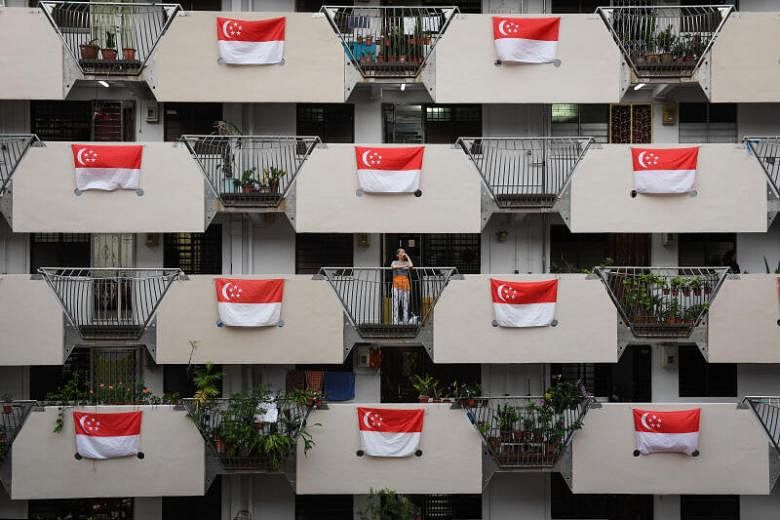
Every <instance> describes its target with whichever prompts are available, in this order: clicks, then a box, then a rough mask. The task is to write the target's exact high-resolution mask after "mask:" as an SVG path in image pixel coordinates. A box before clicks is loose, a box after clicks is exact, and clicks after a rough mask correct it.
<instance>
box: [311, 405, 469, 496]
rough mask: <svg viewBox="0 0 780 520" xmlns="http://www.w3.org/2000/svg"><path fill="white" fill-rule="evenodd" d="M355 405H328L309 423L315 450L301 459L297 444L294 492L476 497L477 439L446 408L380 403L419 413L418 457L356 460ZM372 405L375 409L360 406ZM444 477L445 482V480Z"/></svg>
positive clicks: (455, 413) (455, 412) (453, 411)
mask: <svg viewBox="0 0 780 520" xmlns="http://www.w3.org/2000/svg"><path fill="white" fill-rule="evenodd" d="M357 406H358V405H354V404H329V405H328V409H327V410H314V411H313V412H312V414H311V417H310V418H309V423H310V424H316V423H319V424H320V425H321V426H317V427H316V429H315V428H313V427H312V435H313V436H314V440H315V441H316V442H317V446H316V447H315V448H314V449H313V450H311V452H309V454H308V456H304V454H303V447H302V446H301V443H299V444H298V458H297V461H296V465H297V480H296V493H298V494H301V495H325V494H350V495H351V494H361V495H365V494H368V493H370V490H371V489H374V490H377V489H383V488H390V489H393V490H395V491H396V492H397V493H414V494H420V493H423V494H430V493H447V494H450V493H451V494H461V493H481V492H482V455H481V441H480V436H479V434H478V433H477V432H476V431H475V429H474V428H473V427H472V426H471V425H469V423H468V422H467V421H465V420H464V418H463V410H459V409H452V408H451V406H450V405H448V404H426V405H419V404H413V405H412V404H399V405H396V404H382V405H376V406H377V407H382V408H401V409H410V408H424V409H425V415H424V417H423V430H422V434H421V436H420V446H419V450H420V454H419V455H412V456H410V457H400V458H382V457H369V456H366V455H363V456H361V455H359V454H358V451H360V450H361V443H360V432H359V430H358V424H357V409H356V408H357ZM364 406H374V405H364ZM445 477H446V478H445Z"/></svg>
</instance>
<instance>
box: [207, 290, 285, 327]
mask: <svg viewBox="0 0 780 520" xmlns="http://www.w3.org/2000/svg"><path fill="white" fill-rule="evenodd" d="M215 283H216V288H217V307H218V309H219V319H220V321H221V322H222V324H223V325H228V326H231V327H269V326H273V325H277V324H278V323H279V321H280V320H281V318H282V295H283V292H284V280H283V279H272V280H246V279H238V278H217V279H216V280H215Z"/></svg>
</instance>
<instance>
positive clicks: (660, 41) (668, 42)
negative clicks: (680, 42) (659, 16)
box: [655, 25, 677, 54]
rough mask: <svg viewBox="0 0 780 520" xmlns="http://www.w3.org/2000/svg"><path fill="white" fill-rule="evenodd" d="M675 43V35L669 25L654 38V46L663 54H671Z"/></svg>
mask: <svg viewBox="0 0 780 520" xmlns="http://www.w3.org/2000/svg"><path fill="white" fill-rule="evenodd" d="M676 43H677V35H676V34H674V32H673V30H672V26H671V25H669V26H667V27H666V29H664V30H663V31H661V32H660V33H658V35H656V37H655V44H656V45H657V46H658V49H659V50H660V51H661V53H663V54H671V52H672V49H673V48H674V46H675V44H676Z"/></svg>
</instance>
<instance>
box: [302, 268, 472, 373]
mask: <svg viewBox="0 0 780 520" xmlns="http://www.w3.org/2000/svg"><path fill="white" fill-rule="evenodd" d="M392 271H393V270H392V269H391V268H387V267H354V268H353V267H323V268H322V269H320V273H319V275H318V276H319V277H321V278H324V279H325V280H327V281H328V283H329V284H330V286H331V287H332V288H333V291H334V292H335V293H336V296H338V299H339V301H340V302H341V305H342V306H343V307H344V358H345V359H346V357H347V356H348V355H349V353H350V352H351V351H352V349H353V348H354V347H355V345H357V344H360V343H370V344H379V345H383V346H385V345H422V346H423V347H425V349H426V351H427V352H428V355H430V356H431V358H432V359H433V326H432V325H431V321H432V318H433V308H434V306H435V305H436V302H437V301H438V300H439V297H440V296H441V294H442V292H443V291H444V288H445V287H447V285H448V284H449V282H450V280H454V279H458V278H460V275H459V274H458V270H457V269H456V268H454V267H415V268H414V269H412V270H411V271H410V272H409V275H408V277H404V276H401V277H400V278H402V280H400V281H399V280H397V279H396V277H394V276H393V272H392Z"/></svg>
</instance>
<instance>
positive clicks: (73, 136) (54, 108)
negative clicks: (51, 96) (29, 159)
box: [30, 101, 135, 141]
mask: <svg viewBox="0 0 780 520" xmlns="http://www.w3.org/2000/svg"><path fill="white" fill-rule="evenodd" d="M134 108H135V104H134V102H133V101H32V102H31V103H30V112H31V114H30V122H31V124H30V126H31V130H32V132H33V133H34V134H37V135H38V137H40V138H41V139H42V140H44V141H134V140H135V123H134V121H135V110H134Z"/></svg>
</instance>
